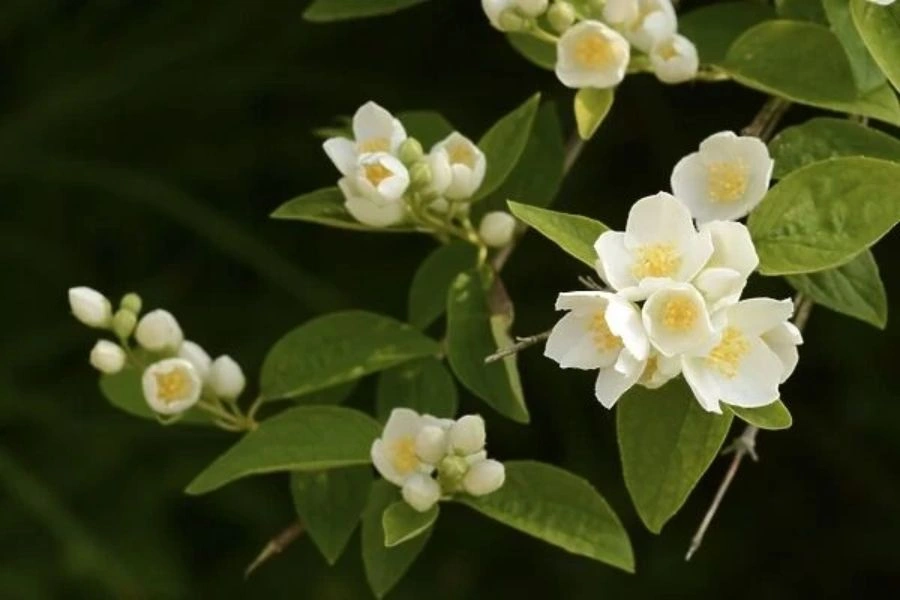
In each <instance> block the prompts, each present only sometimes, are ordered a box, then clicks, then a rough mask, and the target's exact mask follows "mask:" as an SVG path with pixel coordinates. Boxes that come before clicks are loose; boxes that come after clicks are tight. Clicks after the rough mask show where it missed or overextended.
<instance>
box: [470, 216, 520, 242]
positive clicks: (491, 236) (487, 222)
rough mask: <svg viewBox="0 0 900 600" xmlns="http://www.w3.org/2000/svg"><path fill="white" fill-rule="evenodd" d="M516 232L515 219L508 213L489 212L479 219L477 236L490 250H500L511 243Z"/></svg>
mask: <svg viewBox="0 0 900 600" xmlns="http://www.w3.org/2000/svg"><path fill="white" fill-rule="evenodd" d="M515 231H516V219H515V218H514V217H513V216H512V215H511V214H509V213H508V212H503V211H502V210H498V211H495V212H489V213H488V214H486V215H484V218H483V219H481V225H479V227H478V235H479V236H480V237H481V240H482V241H483V242H484V243H485V244H487V245H488V246H490V247H492V248H502V247H503V246H506V245H507V244H509V243H510V242H511V241H512V238H513V234H514V233H515Z"/></svg>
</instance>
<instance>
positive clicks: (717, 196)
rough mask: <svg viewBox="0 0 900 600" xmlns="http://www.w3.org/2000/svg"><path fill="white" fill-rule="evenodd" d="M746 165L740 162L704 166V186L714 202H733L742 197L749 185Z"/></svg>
mask: <svg viewBox="0 0 900 600" xmlns="http://www.w3.org/2000/svg"><path fill="white" fill-rule="evenodd" d="M748 171H749V169H748V168H747V165H746V164H745V163H744V161H742V160H735V161H729V162H713V163H709V164H708V165H706V177H707V181H706V186H707V189H708V190H709V196H710V198H712V199H713V201H715V202H726V203H727V202H734V201H735V200H738V199H739V198H740V197H741V196H743V195H744V192H746V191H747V184H748V183H749V177H748Z"/></svg>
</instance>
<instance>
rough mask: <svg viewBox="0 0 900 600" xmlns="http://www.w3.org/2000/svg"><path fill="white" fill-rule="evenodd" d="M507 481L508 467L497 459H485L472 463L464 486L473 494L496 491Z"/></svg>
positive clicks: (481, 494)
mask: <svg viewBox="0 0 900 600" xmlns="http://www.w3.org/2000/svg"><path fill="white" fill-rule="evenodd" d="M504 481H506V468H505V467H504V466H503V463H501V462H499V461H496V460H491V459H488V460H484V461H481V462H480V463H476V464H474V465H472V467H471V468H470V469H469V472H468V473H466V476H465V478H464V479H463V487H464V488H465V490H466V491H467V492H469V493H470V494H472V495H473V496H485V495H487V494H490V493H491V492H495V491H497V490H498V489H500V487H501V486H502V485H503V482H504Z"/></svg>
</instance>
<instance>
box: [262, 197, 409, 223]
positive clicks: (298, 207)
mask: <svg viewBox="0 0 900 600" xmlns="http://www.w3.org/2000/svg"><path fill="white" fill-rule="evenodd" d="M271 217H272V218H273V219H284V220H292V221H306V222H309V223H318V224H319V225H328V226H329V227H337V228H338V229H350V230H352V231H376V232H384V233H409V232H411V231H415V229H414V228H412V227H407V226H403V225H396V226H393V227H370V226H368V225H363V224H362V223H360V222H359V221H357V220H356V219H355V218H354V217H353V215H351V214H350V213H349V212H347V209H346V208H345V207H344V194H342V193H341V190H339V189H338V188H336V187H329V188H322V189H320V190H316V191H314V192H310V193H308V194H303V195H302V196H297V197H296V198H292V199H290V200H288V201H287V202H285V203H284V204H282V205H281V206H279V207H278V208H276V209H275V212H273V213H272V214H271Z"/></svg>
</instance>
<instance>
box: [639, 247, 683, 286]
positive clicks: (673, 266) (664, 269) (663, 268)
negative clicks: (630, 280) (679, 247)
mask: <svg viewBox="0 0 900 600" xmlns="http://www.w3.org/2000/svg"><path fill="white" fill-rule="evenodd" d="M636 254H637V260H636V261H635V262H634V264H633V265H632V266H631V274H632V275H634V278H635V279H643V278H644V277H671V276H672V275H674V274H675V272H676V271H678V268H679V267H680V266H681V257H680V256H679V255H678V252H677V251H676V250H675V246H674V245H672V244H647V245H646V246H642V247H641V248H639V249H638V251H637V253H636Z"/></svg>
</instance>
